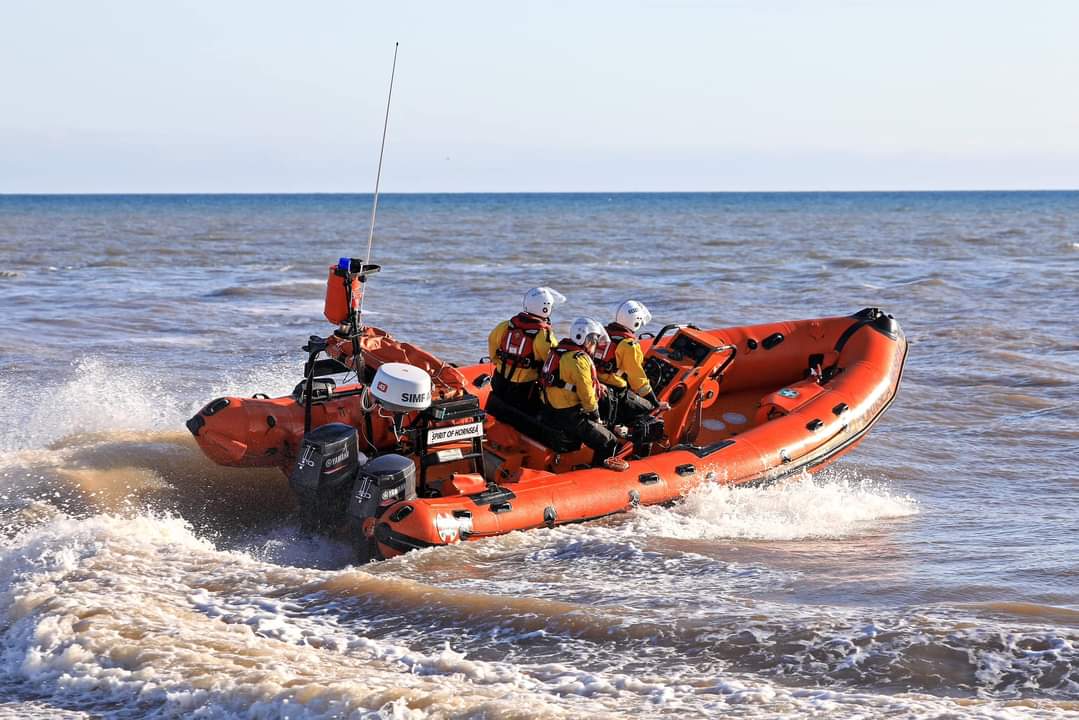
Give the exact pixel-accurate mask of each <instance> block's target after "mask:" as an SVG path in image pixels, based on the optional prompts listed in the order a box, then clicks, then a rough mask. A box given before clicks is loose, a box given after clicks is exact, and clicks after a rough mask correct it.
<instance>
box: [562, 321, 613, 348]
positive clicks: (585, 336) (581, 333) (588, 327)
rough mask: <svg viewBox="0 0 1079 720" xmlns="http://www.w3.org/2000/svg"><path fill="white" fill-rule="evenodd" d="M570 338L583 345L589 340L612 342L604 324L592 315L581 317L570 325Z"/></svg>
mask: <svg viewBox="0 0 1079 720" xmlns="http://www.w3.org/2000/svg"><path fill="white" fill-rule="evenodd" d="M569 339H570V340H572V341H573V342H575V343H577V344H578V345H581V346H583V345H584V344H585V343H587V342H597V343H602V342H610V341H611V338H610V336H609V335H607V331H606V330H604V329H603V326H602V325H600V324H599V323H598V322H596V321H595V320H593V319H592V318H590V317H579V318H577V319H576V320H574V321H573V324H572V325H570V326H569Z"/></svg>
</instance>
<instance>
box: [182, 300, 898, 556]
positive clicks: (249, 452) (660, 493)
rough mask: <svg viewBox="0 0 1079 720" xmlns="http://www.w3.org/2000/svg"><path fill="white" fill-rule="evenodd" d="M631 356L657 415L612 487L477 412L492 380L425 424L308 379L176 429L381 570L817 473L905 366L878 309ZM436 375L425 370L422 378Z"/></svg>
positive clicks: (476, 375)
mask: <svg viewBox="0 0 1079 720" xmlns="http://www.w3.org/2000/svg"><path fill="white" fill-rule="evenodd" d="M642 347H643V348H644V350H645V351H646V359H645V371H646V373H647V374H648V376H649V378H650V380H651V384H652V387H653V388H654V389H655V391H656V394H657V396H658V397H659V399H660V400H662V401H666V402H667V403H669V404H670V406H671V409H670V410H669V411H667V412H666V413H663V414H662V416H660V417H655V416H647V417H645V418H643V419H642V420H641V421H640V422H639V423H638V425H637V426H635V427H634V428H633V432H632V433H631V434H630V436H629V437H628V438H627V439H626V441H625V442H624V443H623V446H622V448H621V450H620V455H621V456H622V457H623V458H624V459H626V460H627V461H628V465H629V469H628V470H626V471H622V472H617V471H613V470H608V469H606V468H592V467H590V463H591V451H590V450H589V449H588V448H585V447H582V446H580V445H579V444H578V443H574V442H570V441H568V440H567V438H565V437H564V436H560V435H556V434H554V433H551V432H550V431H548V430H545V429H544V428H543V427H541V426H540V425H539V424H538V423H536V422H535V419H534V418H529V417H528V416H524V415H523V414H522V413H520V412H518V411H517V410H515V409H513V408H507V407H505V406H504V405H501V404H500V403H499V402H498V400H497V399H496V398H491V397H489V383H490V373H491V366H490V365H489V364H479V365H474V366H469V367H461V368H457V369H455V372H456V374H457V375H458V376H459V385H460V386H459V390H460V393H459V394H444V395H442V396H439V395H438V394H437V393H436V392H435V390H434V389H432V390H431V402H430V404H429V406H426V407H424V408H422V409H410V408H407V407H402V408H396V410H395V411H394V412H387V411H386V410H385V408H383V407H381V406H379V405H378V403H375V402H372V401H371V399H370V395H371V392H373V390H374V388H369V387H368V386H367V385H365V384H360V383H358V384H355V385H346V386H342V387H336V386H334V385H332V383H327V384H320V383H319V382H315V381H313V380H311V378H310V375H311V373H310V372H309V380H311V381H310V382H309V383H308V385H309V386H310V387H311V388H312V389H311V391H310V392H306V394H305V391H304V390H303V389H302V388H300V387H298V388H297V392H296V393H294V394H293V396H292V397H285V398H275V399H269V398H251V399H240V398H220V399H218V400H215V401H214V402H212V403H210V404H209V405H207V406H206V407H205V408H204V409H203V410H202V411H200V413H199V414H198V415H196V416H195V417H194V418H192V419H191V420H190V421H189V422H188V427H189V428H190V429H191V431H192V433H193V434H194V435H195V437H196V439H197V440H198V442H199V444H200V446H201V447H202V448H203V450H204V451H205V452H206V453H207V455H209V456H210V457H211V458H213V459H214V460H216V461H218V462H222V463H224V464H230V465H274V464H276V465H280V466H281V467H282V469H283V470H285V471H286V472H290V473H291V476H290V483H291V484H292V486H293V488H294V489H296V491H297V492H298V494H299V495H300V501H301V506H302V507H303V512H304V518H305V522H306V523H307V524H308V525H312V526H316V527H335V526H340V525H341V524H346V525H347V526H348V527H349V532H350V533H351V534H352V537H353V539H354V540H355V541H356V546H357V548H358V550H359V552H360V555H361V558H367V557H390V556H393V555H396V554H400V553H402V552H405V551H407V550H410V549H415V548H422V547H430V546H434V545H444V544H448V543H455V542H459V541H462V540H474V539H478V538H483V537H488V536H492V535H500V534H503V533H507V532H511V531H513V530H524V529H529V528H538V527H551V526H554V525H560V524H563V523H569V522H579V521H582V520H588V519H593V518H598V517H603V516H605V515H610V514H612V513H617V512H623V511H625V510H627V509H629V508H632V507H635V506H637V505H651V504H657V503H665V502H670V501H672V500H676V499H678V498H679V497H681V496H683V495H684V494H685V493H686V492H688V491H689V490H690V489H692V488H693V487H695V486H696V485H698V484H700V483H703V482H716V483H723V484H749V483H762V482H770V481H773V480H775V479H777V478H780V477H783V476H786V475H790V474H793V473H800V472H803V471H809V472H814V471H816V470H819V469H820V468H823V467H824V466H826V465H827V464H828V463H830V462H832V461H834V460H835V459H836V458H838V457H840V456H841V455H842V454H843V453H845V452H847V451H849V450H850V449H851V448H853V447H854V446H855V445H857V443H859V442H861V441H862V439H863V438H864V437H865V435H866V433H867V432H868V431H869V429H870V428H871V427H872V426H873V424H874V423H875V422H876V421H877V420H878V419H879V418H880V416H881V414H882V413H883V412H884V411H885V410H886V409H887V408H888V406H889V405H890V404H891V402H892V400H893V399H894V398H895V395H896V392H897V390H898V386H899V381H900V377H901V375H902V371H903V365H904V362H905V359H906V354H907V343H906V339H905V338H904V335H903V332H902V330H901V328H900V326H899V324H898V323H897V322H896V321H895V319H894V318H893V317H892V316H890V315H888V314H886V313H884V312H882V311H880V310H878V309H876V308H867V309H865V310H862V311H861V312H858V313H856V314H855V315H852V316H843V317H831V318H822V319H812V320H802V321H793V322H782V323H773V324H766V325H753V326H746V327H735V328H724V329H715V330H701V329H698V328H696V327H694V326H692V325H669V326H667V327H665V328H663V330H661V331H660V332H659V333H658V334H657V335H656V336H655V337H654V338H648V339H643V340H642ZM311 362H312V361H309V366H308V369H309V370H312V367H311ZM365 362H366V361H365ZM440 366H441V365H440V364H438V363H437V361H436V365H432V366H421V368H422V369H424V370H426V371H427V372H428V374H430V375H432V378H434V376H435V373H432V372H431V370H432V368H436V369H437V367H440ZM365 379H367V380H368V381H369V382H370V381H371V380H372V378H365ZM434 385H437V381H433V386H434ZM305 414H309V415H310V419H309V421H308V422H306V423H305ZM305 426H306V428H307V429H308V430H309V432H306V434H305ZM369 458H370V459H369Z"/></svg>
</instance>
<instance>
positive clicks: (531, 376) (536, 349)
mask: <svg viewBox="0 0 1079 720" xmlns="http://www.w3.org/2000/svg"><path fill="white" fill-rule="evenodd" d="M520 317H521V316H520V315H518V316H517V317H516V318H514V321H518V322H517V324H518V327H520V328H523V329H524V330H526V331H527V334H528V339H527V341H526V342H527V343H530V344H531V351H529V349H528V348H527V346H526V347H525V353H524V356H525V357H528V358H530V360H531V362H530V364H529V366H528V367H521V364H520V363H518V365H517V369H515V370H514V371H513V373H512V374H511V375H510V376H509V377H508V378H506V379H507V380H509V381H510V382H515V383H526V382H534V381H535V380H536V379H537V378H539V371H540V368H542V367H543V363H544V361H545V360H546V359H547V356H548V355H549V354H550V352H551V348H552V347H554V346H555V344H557V343H558V341H557V340H556V339H555V336H554V333H553V332H551V329H550V328H549V327H540V326H539V323H532V324H529V323H527V322H525V323H522V322H520V321H519V320H518V319H519V318H520ZM509 332H510V321H509V320H503V321H502V322H500V323H499V324H498V325H496V326H495V329H494V330H492V331H491V334H490V335H488V336H487V354H488V355H489V356H490V357H491V362H492V363H494V366H495V372H496V373H499V374H500V375H504V374H505V373H506V372H508V371H509V367H507V366H512V365H513V361H512V360H510V361H508V362H507V361H504V360H503V359H502V358H500V357H499V355H500V354H501V353H500V352H499V351H500V350H502V349H503V345H504V343H505V341H506V336H507V335H508V334H509ZM518 345H520V343H518Z"/></svg>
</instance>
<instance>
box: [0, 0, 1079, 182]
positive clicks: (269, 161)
mask: <svg viewBox="0 0 1079 720" xmlns="http://www.w3.org/2000/svg"><path fill="white" fill-rule="evenodd" d="M394 41H400V43H401V49H400V56H399V59H398V73H397V83H396V86H395V89H394V105H393V109H392V111H391V116H390V133H389V139H388V141H387V148H386V161H385V167H384V171H383V182H382V188H383V190H384V191H387V192H420V191H448V192H466V191H506V192H515V191H605V190H611V191H619V190H657V191H663V190H877V189H884V190H890V189H997V188H1000V189H1025V188H1079V90H1077V88H1079V2H1072V1H1064V0H1059V1H1052V0H1045V1H1043V2H1036V1H1032V2H1018V1H1016V2H997V3H993V2H959V1H955V2H948V1H946V0H941V1H940V2H922V1H919V0H908V1H905V2H900V1H896V2H881V1H875V0H819V1H818V2H809V1H808V0H807V1H804V2H798V1H796V0H759V1H757V2H750V1H749V0H727V1H722V0H716V1H714V2H704V1H703V0H682V1H678V0H676V1H674V2H659V1H658V0H653V1H648V0H642V1H633V0H622V1H621V2H572V3H571V2H519V1H515V0H501V1H497V2H460V1H459V2H438V3H435V2H431V3H419V2H397V3H373V2H342V1H334V2H310V3H297V2H269V1H264V2H240V1H235V2H226V1H224V0H221V1H219V2H197V1H190V0H189V1H173V2H148V1H145V0H144V1H135V0H111V1H109V0H104V1H101V2H88V1H83V2H76V1H70V2H60V1H56V2H49V1H48V0H39V1H34V2H31V1H29V0H26V1H24V2H18V1H17V0H0V66H2V67H3V68H4V71H3V73H2V75H0V78H2V80H0V192H5V193H16V192H274V191H278V192H306V191H312V192H318V191H328V192H335V191H343V192H344V191H355V192H369V191H370V190H371V189H372V187H373V184H374V172H375V166H376V162H377V156H378V142H379V136H380V133H381V124H382V115H383V104H384V103H385V95H386V86H387V83H388V80H389V71H390V62H391V59H392V54H393V43H394Z"/></svg>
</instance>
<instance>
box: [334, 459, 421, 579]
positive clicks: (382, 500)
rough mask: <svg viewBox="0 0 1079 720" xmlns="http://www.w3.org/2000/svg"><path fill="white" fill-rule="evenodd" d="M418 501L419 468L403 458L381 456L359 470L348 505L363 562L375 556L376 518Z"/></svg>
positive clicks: (356, 545)
mask: <svg viewBox="0 0 1079 720" xmlns="http://www.w3.org/2000/svg"><path fill="white" fill-rule="evenodd" d="M415 499H416V465H415V463H414V462H412V460H411V459H409V458H407V457H404V456H403V455H393V454H391V455H380V456H378V457H376V458H375V459H373V460H371V462H369V463H367V464H366V465H364V466H363V467H361V468H360V469H359V474H358V475H357V477H356V482H355V483H354V484H353V486H352V494H351V499H350V500H349V503H348V527H349V535H350V536H351V537H352V538H353V540H354V541H355V543H354V544H355V547H356V553H357V556H358V559H359V561H360V562H367V561H368V560H370V559H371V557H372V556H373V554H374V549H375V542H374V539H373V538H372V537H371V531H372V530H373V526H374V520H375V518H377V517H379V516H380V515H382V513H383V512H385V510H386V508H388V507H390V506H391V505H393V504H395V503H398V502H400V501H401V500H415Z"/></svg>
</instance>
